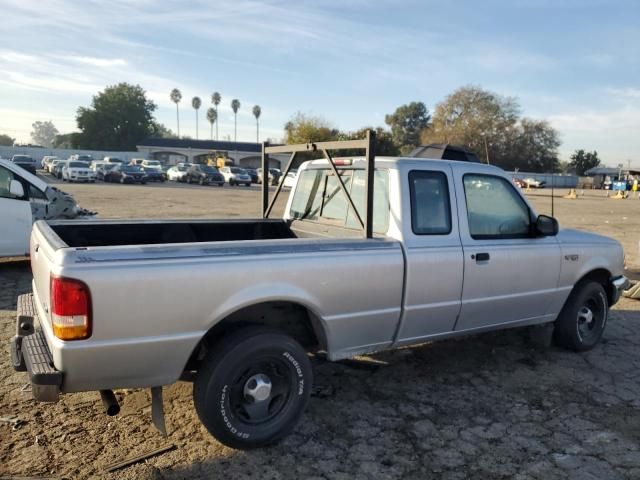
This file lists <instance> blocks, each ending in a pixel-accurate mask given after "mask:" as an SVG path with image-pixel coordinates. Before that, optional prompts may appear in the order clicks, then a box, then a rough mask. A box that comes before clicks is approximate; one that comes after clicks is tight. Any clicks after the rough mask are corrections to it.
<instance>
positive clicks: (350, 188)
mask: <svg viewBox="0 0 640 480" xmlns="http://www.w3.org/2000/svg"><path fill="white" fill-rule="evenodd" d="M338 173H339V174H340V178H341V179H342V181H343V183H344V186H345V188H346V190H347V192H349V194H350V195H351V199H352V200H353V203H354V205H355V207H356V208H357V210H358V214H359V215H360V218H361V219H362V220H363V221H364V218H365V190H366V188H365V184H366V179H365V171H364V170H356V169H342V170H338ZM374 179H375V180H374V193H373V197H374V198H373V231H374V232H376V233H379V234H385V233H386V232H387V229H388V227H389V172H388V170H376V171H375V176H374ZM289 215H290V216H291V218H293V219H295V220H305V221H312V222H318V223H325V224H330V225H333V226H336V227H342V228H347V229H350V230H351V229H353V230H360V229H361V226H360V223H359V222H358V218H357V216H356V214H355V212H354V211H353V208H351V206H350V205H349V201H348V200H347V198H346V196H345V194H344V192H343V191H342V189H341V188H340V184H339V182H338V178H337V177H336V176H335V174H334V173H333V171H332V170H330V169H308V170H303V171H302V172H300V177H299V179H298V183H297V186H296V190H295V194H294V197H293V200H292V202H291V209H290V211H289Z"/></svg>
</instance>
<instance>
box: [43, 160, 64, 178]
mask: <svg viewBox="0 0 640 480" xmlns="http://www.w3.org/2000/svg"><path fill="white" fill-rule="evenodd" d="M64 163H66V160H62V159H61V158H56V159H55V160H51V161H50V162H49V163H48V164H47V166H46V170H47V172H49V173H50V174H51V175H53V171H54V169H55V168H56V166H57V165H60V164H64ZM63 166H64V165H63ZM54 176H55V175H54Z"/></svg>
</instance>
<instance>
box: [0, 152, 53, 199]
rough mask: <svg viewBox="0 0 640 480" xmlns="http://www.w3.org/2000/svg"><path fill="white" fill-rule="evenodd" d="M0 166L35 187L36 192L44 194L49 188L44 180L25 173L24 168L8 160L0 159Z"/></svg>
mask: <svg viewBox="0 0 640 480" xmlns="http://www.w3.org/2000/svg"><path fill="white" fill-rule="evenodd" d="M0 165H2V166H3V167H5V168H6V169H7V170H9V171H11V172H13V173H15V174H17V175H19V176H21V177H22V178H24V179H25V180H26V181H28V182H30V183H31V184H32V185H33V186H35V187H36V188H37V189H38V190H41V191H43V192H44V191H45V190H46V189H47V187H48V186H49V184H48V183H47V182H45V181H44V180H42V179H40V178H38V177H37V176H35V175H33V174H32V173H30V172H28V171H26V170H25V169H24V168H22V167H20V166H18V165H16V164H15V163H13V162H11V161H9V160H5V159H3V158H0Z"/></svg>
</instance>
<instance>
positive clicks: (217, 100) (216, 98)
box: [211, 92, 222, 140]
mask: <svg viewBox="0 0 640 480" xmlns="http://www.w3.org/2000/svg"><path fill="white" fill-rule="evenodd" d="M221 101H222V97H221V96H220V94H219V93H218V92H213V95H211V103H213V104H214V105H215V108H216V118H218V105H220V102H221ZM216 140H218V124H217V123H216Z"/></svg>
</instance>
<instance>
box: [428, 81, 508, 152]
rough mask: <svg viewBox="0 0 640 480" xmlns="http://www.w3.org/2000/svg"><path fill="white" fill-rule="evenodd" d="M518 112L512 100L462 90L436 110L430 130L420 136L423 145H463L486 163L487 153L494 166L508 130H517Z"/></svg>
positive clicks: (481, 91) (502, 148) (506, 138)
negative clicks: (515, 128)
mask: <svg viewBox="0 0 640 480" xmlns="http://www.w3.org/2000/svg"><path fill="white" fill-rule="evenodd" d="M519 110H520V108H519V106H518V103H517V102H516V100H515V99H513V98H506V97H501V96H500V95H497V94H495V93H493V92H489V91H487V90H483V89H481V88H479V87H474V86H466V87H462V88H459V89H458V90H456V91H454V92H453V93H452V94H451V95H449V96H447V97H446V98H445V99H444V100H443V101H442V102H441V103H439V104H438V105H437V106H436V109H435V111H434V113H433V121H432V123H431V128H430V129H428V130H425V131H424V132H423V135H422V142H423V143H425V144H426V143H451V144H455V145H462V146H465V147H467V148H468V149H470V150H472V151H474V152H476V153H477V154H478V155H479V156H480V158H482V159H483V160H484V161H485V162H487V160H488V159H487V152H488V153H489V157H490V163H497V162H496V160H498V159H499V158H498V157H500V155H501V154H502V153H504V152H503V151H504V150H505V145H506V144H507V142H508V137H509V134H510V133H511V132H510V130H511V129H513V128H514V127H515V126H516V123H517V121H518V115H519Z"/></svg>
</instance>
